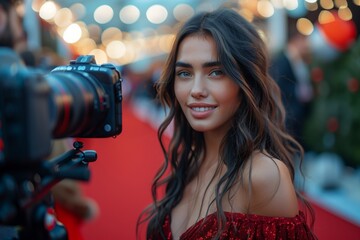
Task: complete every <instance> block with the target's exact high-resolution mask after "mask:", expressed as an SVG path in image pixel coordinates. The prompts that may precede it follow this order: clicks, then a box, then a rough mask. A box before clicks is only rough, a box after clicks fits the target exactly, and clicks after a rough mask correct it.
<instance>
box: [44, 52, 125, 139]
mask: <svg viewBox="0 0 360 240" xmlns="http://www.w3.org/2000/svg"><path fill="white" fill-rule="evenodd" d="M69 74H70V75H69ZM65 75H66V76H71V75H73V76H71V77H73V78H75V79H74V80H73V81H72V83H76V81H77V82H78V84H77V86H75V87H73V88H74V92H73V96H74V97H76V96H78V94H83V95H86V94H88V93H89V89H92V90H93V93H95V94H94V97H93V99H92V101H91V102H84V104H85V105H86V106H85V107H87V108H88V110H89V111H94V112H93V113H89V112H88V114H92V115H93V117H94V118H95V119H84V118H83V117H82V116H81V115H80V116H79V117H78V118H79V119H81V121H79V123H81V124H79V125H76V126H75V127H76V128H81V129H82V130H81V131H77V130H76V129H74V130H73V131H72V132H69V130H68V131H65V132H69V133H64V132H62V131H60V133H57V132H56V130H55V131H54V136H55V137H56V138H59V137H66V136H69V135H71V136H72V137H88V138H102V137H112V136H116V135H118V134H120V133H121V131H122V107H121V104H122V88H121V76H120V72H119V71H118V70H117V69H116V67H115V66H114V65H113V64H109V63H106V64H102V65H97V64H96V63H95V58H94V56H93V55H86V56H80V57H78V58H77V59H76V60H73V61H70V65H67V66H58V67H56V68H55V69H53V70H52V71H51V73H50V74H49V75H48V76H47V78H48V79H49V82H51V79H52V78H54V77H56V76H58V77H59V78H60V79H62V76H65ZM79 76H82V77H83V78H84V79H87V81H86V83H88V84H90V86H88V89H86V87H85V84H84V81H82V82H81V81H80V80H79V79H80V78H78V77H79ZM68 87H69V89H68V90H69V91H70V89H71V86H70V85H68ZM53 89H55V88H53ZM83 98H84V100H85V101H88V99H85V98H86V96H84V97H83ZM74 100H76V99H74ZM74 104H75V103H74ZM66 109H69V108H68V107H67V108H66ZM75 110H78V112H80V109H78V108H76V109H74V112H73V113H71V112H70V114H73V116H75ZM104 113H106V114H104ZM64 114H67V113H64ZM85 114H86V113H85ZM63 120H64V121H65V122H62V123H61V126H64V127H65V128H66V127H69V126H70V125H71V124H67V122H69V121H71V119H69V118H63ZM86 120H89V122H92V123H90V125H89V126H88V127H87V128H86V129H85V128H84V127H81V126H86V123H84V121H86ZM73 122H76V121H73ZM80 125H81V126H80Z"/></svg>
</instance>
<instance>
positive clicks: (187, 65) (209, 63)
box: [175, 61, 222, 68]
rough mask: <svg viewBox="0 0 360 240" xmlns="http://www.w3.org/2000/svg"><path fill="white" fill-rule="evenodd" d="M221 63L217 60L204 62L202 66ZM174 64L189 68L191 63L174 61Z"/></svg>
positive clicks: (213, 65)
mask: <svg viewBox="0 0 360 240" xmlns="http://www.w3.org/2000/svg"><path fill="white" fill-rule="evenodd" d="M221 65H222V64H221V63H220V62H219V61H213V62H206V63H204V64H203V65H202V66H203V67H204V68H207V67H215V66H221ZM175 66H176V67H185V68H191V67H192V65H191V64H189V63H185V62H180V61H179V62H176V63H175Z"/></svg>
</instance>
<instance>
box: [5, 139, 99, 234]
mask: <svg viewBox="0 0 360 240" xmlns="http://www.w3.org/2000/svg"><path fill="white" fill-rule="evenodd" d="M73 147H74V148H73V149H71V150H69V151H68V152H66V153H64V154H62V155H60V156H58V157H56V158H54V159H51V160H49V161H41V162H37V164H35V165H25V166H4V167H3V168H0V169H2V171H1V172H0V224H3V225H8V226H14V227H16V228H18V231H17V232H18V239H20V240H21V239H37V240H50V239H51V240H66V239H67V232H66V230H65V228H64V226H63V225H62V224H61V223H60V222H58V221H57V219H56V216H55V212H54V209H53V202H52V198H51V195H50V194H49V191H50V189H51V187H52V186H54V185H55V184H56V183H58V182H59V181H61V180H63V179H75V180H81V181H88V180H89V179H90V171H89V169H88V164H89V163H90V162H94V161H96V159H97V154H96V152H95V151H93V150H85V151H82V150H81V148H82V147H83V144H82V143H81V142H74V144H73Z"/></svg>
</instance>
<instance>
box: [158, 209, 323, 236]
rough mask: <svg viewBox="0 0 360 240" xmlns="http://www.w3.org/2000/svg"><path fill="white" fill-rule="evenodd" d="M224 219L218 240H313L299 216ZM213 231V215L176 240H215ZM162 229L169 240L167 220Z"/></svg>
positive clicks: (228, 215) (239, 215) (232, 216)
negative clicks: (224, 223)
mask: <svg viewBox="0 0 360 240" xmlns="http://www.w3.org/2000/svg"><path fill="white" fill-rule="evenodd" d="M225 216H226V219H227V222H226V227H225V231H224V232H223V233H222V234H221V237H220V239H233V240H235V239H245V240H254V239H266V240H275V239H276V240H280V239H282V240H285V239H286V240H289V239H299V240H307V239H317V238H316V237H315V236H314V235H313V233H312V232H311V230H310V229H309V227H308V225H307V224H306V221H305V216H304V214H303V213H302V212H300V213H299V214H298V215H297V216H295V217H292V218H286V217H267V216H259V215H251V214H250V215H249V214H242V213H230V212H225ZM217 228H218V226H217V215H216V213H213V214H210V215H209V216H207V217H206V218H204V219H202V220H200V221H198V222H197V223H195V224H194V225H193V226H191V227H190V228H189V229H187V230H186V231H185V232H184V233H183V234H182V235H181V236H180V240H206V239H212V238H213V237H214V236H216V233H217ZM163 229H164V233H165V236H166V239H167V240H172V239H173V238H172V233H171V229H170V218H169V217H168V218H166V220H165V222H164V225H163ZM154 239H161V238H154Z"/></svg>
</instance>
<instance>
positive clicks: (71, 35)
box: [63, 23, 82, 44]
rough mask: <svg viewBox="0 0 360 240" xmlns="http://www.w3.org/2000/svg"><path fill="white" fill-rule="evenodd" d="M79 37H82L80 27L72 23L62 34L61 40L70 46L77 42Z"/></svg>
mask: <svg viewBox="0 0 360 240" xmlns="http://www.w3.org/2000/svg"><path fill="white" fill-rule="evenodd" d="M81 35H82V31H81V27H80V26H79V25H78V24H76V23H73V24H71V25H70V26H68V27H67V28H66V29H65V31H64V33H63V39H64V41H65V42H67V43H70V44H71V43H75V42H77V41H79V39H80V38H81Z"/></svg>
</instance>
